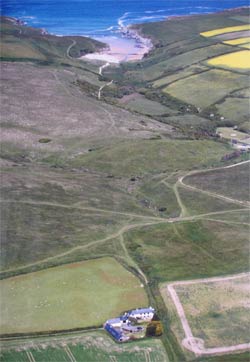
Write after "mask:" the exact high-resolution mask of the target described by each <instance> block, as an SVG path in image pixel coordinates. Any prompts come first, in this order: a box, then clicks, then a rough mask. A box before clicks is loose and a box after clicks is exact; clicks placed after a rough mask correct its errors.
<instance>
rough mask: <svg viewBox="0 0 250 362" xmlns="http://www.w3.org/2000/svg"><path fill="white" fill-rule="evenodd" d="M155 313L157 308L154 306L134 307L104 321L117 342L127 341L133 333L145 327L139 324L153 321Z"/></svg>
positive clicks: (105, 327)
mask: <svg viewBox="0 0 250 362" xmlns="http://www.w3.org/2000/svg"><path fill="white" fill-rule="evenodd" d="M154 314H155V309H154V308H152V307H148V308H138V309H133V310H130V311H128V312H126V313H124V314H123V315H122V316H120V317H117V318H113V319H109V320H107V321H106V322H105V323H104V329H105V330H106V331H107V332H108V333H109V334H110V335H111V336H112V337H113V338H114V339H115V340H116V341H117V342H126V341H128V340H129V339H131V335H132V336H133V335H134V334H136V333H140V332H142V331H143V330H144V329H145V328H144V327H143V326H138V325H137V324H138V323H148V322H151V321H152V319H153V316H154Z"/></svg>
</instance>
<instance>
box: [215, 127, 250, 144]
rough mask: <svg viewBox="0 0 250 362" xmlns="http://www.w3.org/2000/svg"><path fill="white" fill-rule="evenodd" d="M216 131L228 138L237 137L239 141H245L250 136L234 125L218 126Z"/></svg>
mask: <svg viewBox="0 0 250 362" xmlns="http://www.w3.org/2000/svg"><path fill="white" fill-rule="evenodd" d="M216 133H217V134H219V135H220V136H221V137H222V138H225V139H228V140H231V139H236V140H237V141H244V140H245V139H247V138H249V137H248V135H247V134H246V133H244V132H240V131H237V130H235V129H233V127H218V128H217V129H216ZM246 142H247V141H246Z"/></svg>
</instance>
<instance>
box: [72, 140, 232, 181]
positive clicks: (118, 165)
mask: <svg viewBox="0 0 250 362" xmlns="http://www.w3.org/2000/svg"><path fill="white" fill-rule="evenodd" d="M225 152H227V146H226V145H223V144H220V143H216V142H213V141H209V140H204V141H190V140H170V139H165V140H163V139H162V140H154V139H152V140H137V141H136V142H134V141H128V142H120V144H116V145H112V147H105V148H102V149H101V150H97V151H96V152H93V153H91V154H88V155H86V156H79V157H76V158H75V159H74V160H73V161H72V162H71V165H72V166H73V167H81V166H84V167H91V168H92V170H95V171H98V172H110V173H112V174H113V175H116V176H133V175H134V176H135V175H137V176H142V175H146V174H156V173H161V172H173V171H175V170H177V169H182V170H188V169H191V168H192V167H193V165H195V166H196V167H197V168H198V167H207V166H209V165H215V164H216V163H218V161H219V160H220V157H221V156H222V155H223V154H224V153H225ZM124 155H126V158H125V159H124ZM172 155H174V157H172ZM121 160H123V162H121Z"/></svg>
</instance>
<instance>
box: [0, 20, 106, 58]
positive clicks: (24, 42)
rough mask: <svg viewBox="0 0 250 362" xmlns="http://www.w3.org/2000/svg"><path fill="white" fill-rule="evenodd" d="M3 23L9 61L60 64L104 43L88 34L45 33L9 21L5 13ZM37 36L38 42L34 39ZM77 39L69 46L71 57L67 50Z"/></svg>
mask: <svg viewBox="0 0 250 362" xmlns="http://www.w3.org/2000/svg"><path fill="white" fill-rule="evenodd" d="M0 22H1V59H7V60H12V61H15V60H17V61H18V60H20V59H21V60H22V61H25V60H39V61H48V62H49V63H60V62H61V61H66V62H67V60H68V61H69V63H70V57H75V58H77V57H79V56H80V55H83V54H86V53H91V52H94V51H95V50H98V49H101V48H103V47H104V45H105V44H103V43H101V42H99V41H97V40H94V39H90V38H86V37H80V36H72V37H70V36H63V37H57V36H54V35H50V34H44V33H43V32H42V31H41V30H40V29H34V28H31V27H28V26H23V25H20V24H18V23H17V22H16V21H15V20H13V19H12V20H10V19H9V18H7V17H4V16H2V17H1V19H0ZM34 39H35V41H34ZM73 40H74V41H76V44H75V46H74V47H72V48H71V49H70V53H69V56H68V55H67V49H68V47H69V46H70V45H71V44H72V41H73Z"/></svg>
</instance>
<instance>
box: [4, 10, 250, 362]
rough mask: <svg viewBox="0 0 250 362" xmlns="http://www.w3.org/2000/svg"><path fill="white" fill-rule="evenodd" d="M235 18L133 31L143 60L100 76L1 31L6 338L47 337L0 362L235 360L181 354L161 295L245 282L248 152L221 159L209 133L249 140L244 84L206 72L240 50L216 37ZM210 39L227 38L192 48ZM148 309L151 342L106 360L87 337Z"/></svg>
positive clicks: (34, 37)
mask: <svg viewBox="0 0 250 362" xmlns="http://www.w3.org/2000/svg"><path fill="white" fill-rule="evenodd" d="M247 13H248V10H247V9H237V10H235V11H228V12H224V13H219V14H213V15H203V16H192V17H187V18H183V17H182V18H178V17H177V18H174V19H171V20H169V21H164V22H160V23H155V24H150V23H148V24H142V25H138V26H135V28H136V29H137V30H138V31H140V32H141V33H143V34H144V35H145V36H150V37H151V38H152V41H153V43H154V48H153V49H152V50H151V51H150V53H149V54H148V55H147V56H145V57H144V58H143V60H141V61H136V62H131V63H122V64H120V66H114V67H112V66H111V67H106V68H105V69H103V75H100V73H99V67H100V65H101V63H100V64H99V63H96V64H95V63H91V62H87V61H84V60H82V59H78V58H77V57H79V56H80V55H82V54H84V53H86V52H92V51H94V50H96V49H100V48H101V47H102V46H103V44H101V43H98V42H96V41H92V40H91V39H85V38H81V39H79V38H78V37H60V38H58V37H53V36H50V35H48V34H46V33H41V31H38V30H34V29H31V28H28V27H24V26H23V25H21V24H19V23H17V22H16V21H14V20H12V19H2V38H1V45H2V49H3V51H2V64H1V66H2V76H1V78H2V79H1V80H2V82H1V83H2V91H1V95H2V100H3V101H2V107H1V108H2V109H1V112H2V119H1V126H2V148H1V166H2V181H3V182H2V183H1V202H2V216H1V221H2V231H1V233H2V235H1V240H2V244H1V249H2V260H1V261H2V263H1V264H2V269H1V278H2V279H3V280H2V281H1V284H2V285H3V290H4V294H3V303H4V306H5V307H4V308H5V310H6V313H5V314H4V316H3V318H1V322H2V323H3V326H2V333H3V334H4V333H5V334H6V333H8V334H14V333H20V334H21V336H19V337H25V335H22V334H25V333H28V332H36V333H38V335H39V333H40V334H41V332H43V333H46V334H47V335H46V336H43V337H42V336H41V335H39V336H37V337H36V338H33V336H29V337H28V339H26V340H24V339H22V338H20V339H15V338H14V336H12V337H11V338H10V339H8V340H6V339H5V340H4V339H3V341H2V347H3V351H2V355H1V359H2V360H3V361H11V362H12V361H32V362H34V361H44V360H51V361H58V360H60V361H68V360H70V361H72V362H74V361H82V360H84V358H85V361H87V360H88V359H89V361H91V362H92V361H93V362H99V361H100V358H101V360H103V361H106V360H107V361H112V362H115V361H118V362H120V361H131V362H132V361H133V362H134V361H138V362H142V361H145V360H146V361H155V362H162V361H167V362H168V361H170V362H171V361H174V362H182V361H187V360H189V361H194V360H195V361H202V362H204V361H216V362H217V361H227V362H229V361H230V362H231V361H232V362H235V361H245V360H246V354H244V353H241V354H239V355H235V356H233V355H232V356H228V355H227V356H226V357H227V359H224V357H223V356H220V357H215V359H213V358H212V357H197V356H195V355H194V354H193V353H191V352H189V351H188V350H187V349H185V348H184V347H183V348H182V347H180V344H179V342H180V343H181V341H179V340H178V338H179V337H178V336H179V335H178V333H179V332H178V331H176V330H175V328H173V326H175V325H176V319H172V318H176V316H174V317H173V314H171V313H169V308H170V312H171V311H172V310H171V306H170V307H169V306H168V305H165V303H164V301H163V299H162V297H161V294H160V289H159V283H165V282H173V281H178V280H187V279H195V278H198V277H199V278H203V277H214V276H218V275H227V274H234V273H239V272H245V271H247V269H248V267H249V245H248V244H249V243H248V240H249V199H248V196H249V192H248V191H249V189H248V185H249V161H248V153H247V152H245V153H241V152H238V153H237V152H236V153H234V157H235V158H230V157H225V156H226V155H230V154H231V153H232V152H233V149H232V146H231V145H230V144H229V141H228V140H222V139H220V138H219V137H218V135H217V134H216V129H217V127H231V128H232V127H235V126H237V127H238V130H239V131H241V132H243V133H244V134H245V136H246V137H247V132H249V126H248V124H247V120H248V112H249V110H248V106H247V102H248V94H249V93H248V90H247V88H248V80H247V74H248V72H247V70H246V69H241V70H240V72H239V71H238V69H234V68H230V69H228V68H227V69H226V68H225V69H220V68H217V67H214V66H213V65H211V64H210V65H208V62H209V61H210V60H211V58H215V59H216V57H221V56H232V53H233V54H236V53H235V52H239V51H240V50H239V48H238V47H237V46H236V44H235V45H234V44H226V43H223V42H225V41H228V40H233V39H230V38H228V36H229V35H230V34H231V33H230V32H227V31H226V32H225V29H224V28H229V27H232V28H234V27H239V26H240V27H242V26H243V27H245V24H246V18H247ZM215 29H224V30H223V31H224V33H222V34H224V35H225V34H226V35H227V39H221V38H216V37H217V35H216V36H214V33H213V36H211V37H205V36H202V35H200V33H204V32H208V31H209V32H210V31H214V30H215ZM244 29H245V28H244ZM233 31H234V33H240V32H241V31H242V30H241V31H238V30H237V31H236V30H235V28H234V30H233ZM245 31H247V30H244V32H245ZM219 36H221V35H219ZM248 36H249V35H246V34H244V35H242V38H243V37H244V38H246V37H248ZM239 38H240V36H239V34H237V39H239ZM235 39H236V38H235ZM243 51H244V52H245V51H246V50H243ZM223 68H224V67H223ZM111 80H114V82H113V83H112V86H111V87H108V86H107V87H105V88H104V89H103V91H102V97H101V100H98V90H99V89H100V87H101V86H102V85H104V84H106V82H110V81H111ZM229 110H231V111H229ZM240 162H242V163H241V165H238V166H233V167H227V166H230V164H232V163H240ZM225 167H226V168H225ZM64 282H65V283H67V284H63V283H64ZM79 285H81V287H80V289H79V288H78V286H79ZM11 288H14V289H11ZM35 288H36V289H35ZM187 293H188V291H187ZM197 293H198V292H197ZM202 293H203V291H201V293H200V298H202V297H203V294H204V293H203V294H202ZM218 293H219V294H220V293H221V291H218ZM220 295H221V294H220ZM83 296H84V298H85V299H84V298H83ZM208 297H209V296H208ZM214 298H215V297H214V294H213V295H212V294H211V300H208V301H207V303H210V302H211V303H212V304H213V301H214ZM45 299H46V302H45ZM197 300H198V299H197ZM60 301H63V302H64V303H66V304H63V302H60ZM41 303H42V304H41ZM58 303H61V304H58ZM48 304H50V306H49V305H48ZM138 304H139V305H138ZM149 304H150V305H152V306H153V307H155V308H156V310H157V312H158V315H159V317H160V319H161V321H162V324H163V330H164V333H163V335H162V336H161V337H160V339H146V340H144V341H140V342H138V341H136V342H132V343H130V344H128V345H119V346H117V345H115V343H114V342H113V341H112V340H111V339H110V338H109V337H108V336H106V335H105V334H104V332H103V331H101V330H98V331H86V330H85V331H83V329H86V328H87V327H88V328H90V327H93V328H94V327H100V325H101V324H102V323H103V322H104V320H105V318H107V319H108V318H113V317H114V316H116V315H119V313H120V312H123V311H125V310H126V309H130V308H133V307H135V306H147V305H149ZM58 305H59V306H60V308H59V307H58V308H57V307H56V306H58ZM246 305H247V304H246ZM63 306H64V307H63ZM8 308H9V309H8ZM25 308H26V309H25ZM189 308H190V310H192V306H189ZM8 310H9V312H8ZM28 311H30V314H29V313H28ZM34 311H36V312H34ZM205 312H206V311H204V310H202V313H203V314H204V315H205V314H206V313H205ZM245 313H247V312H246V308H245V306H241V310H240V315H241V316H242V320H244V318H245ZM224 317H225V316H224ZM15 318H16V319H15ZM225 318H226V317H225ZM225 318H224V319H225ZM223 323H224V322H223ZM177 324H178V323H177ZM193 324H196V320H194V321H193ZM225 325H226V324H225ZM76 328H77V329H78V328H79V329H81V331H76V330H74V331H72V329H76ZM195 328H196V329H197V330H198V326H197V325H196V326H195ZM227 328H228V326H227ZM232 328H233V327H232ZM59 329H60V330H61V333H64V334H63V335H61V336H59V335H55V336H53V337H52V336H49V334H50V333H51V331H52V330H59ZM69 329H70V330H71V331H69ZM63 330H64V331H63ZM66 330H67V331H66ZM222 332H223V331H222V329H218V330H216V333H219V334H221V333H222ZM199 333H200V334H202V333H203V332H199ZM204 333H205V332H204ZM230 333H231V332H230ZM232 335H233V332H232ZM74 336H75V337H74ZM2 337H3V336H2ZM9 337H10V336H9ZM26 337H27V336H26ZM220 340H221V341H222V340H223V338H222V337H220ZM100 356H101V357H100ZM111 357H112V358H111ZM244 358H245V359H244Z"/></svg>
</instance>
